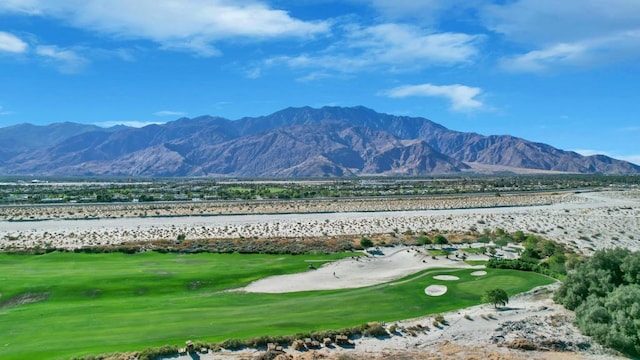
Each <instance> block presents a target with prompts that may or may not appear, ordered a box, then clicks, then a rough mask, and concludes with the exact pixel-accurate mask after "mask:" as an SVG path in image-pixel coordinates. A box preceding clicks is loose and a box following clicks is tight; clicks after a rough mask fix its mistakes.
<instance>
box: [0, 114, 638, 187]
mask: <svg viewBox="0 0 640 360" xmlns="http://www.w3.org/2000/svg"><path fill="white" fill-rule="evenodd" d="M0 149H1V150H0V174H15V175H76V176H88V175H91V176H168V177H171V176H243V177H322V176H332V177H336V176H360V175H432V174H454V173H460V172H473V171H476V170H478V169H480V168H482V169H485V170H486V168H487V166H488V167H491V166H493V167H494V168H496V169H497V168H500V169H510V170H511V171H516V172H517V171H519V170H523V171H524V170H527V171H528V172H531V171H534V172H535V171H538V172H543V171H555V172H570V173H607V174H638V173H640V166H637V165H634V164H631V163H628V162H624V161H620V160H615V159H612V158H609V157H606V156H602V155H597V156H581V155H579V154H577V153H575V152H570V151H563V150H559V149H556V148H553V147H551V146H549V145H545V144H540V143H534V142H530V141H527V140H524V139H520V138H516V137H513V136H483V135H479V134H475V133H464V132H457V131H452V130H449V129H447V128H445V127H443V126H441V125H439V124H436V123H434V122H432V121H430V120H428V119H424V118H416V117H405V116H394V115H388V114H380V113H377V112H375V111H373V110H371V109H367V108H364V107H351V108H342V107H324V108H321V109H313V108H310V107H303V108H288V109H284V110H282V111H279V112H276V113H274V114H271V115H269V116H262V117H255V118H242V119H239V120H235V121H232V120H228V119H224V118H219V117H210V116H202V117H197V118H193V119H188V118H182V119H178V120H176V121H173V122H169V123H166V124H162V125H149V126H146V127H143V128H129V127H117V128H110V129H103V128H99V127H95V126H91V125H80V124H72V123H62V124H53V125H49V126H45V127H38V126H34V125H19V126H15V127H9V128H0Z"/></svg>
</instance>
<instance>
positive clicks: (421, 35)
mask: <svg viewBox="0 0 640 360" xmlns="http://www.w3.org/2000/svg"><path fill="white" fill-rule="evenodd" d="M343 30H344V38H343V40H340V41H337V42H336V43H334V44H332V45H331V46H329V47H328V48H326V49H324V50H322V51H320V52H318V53H315V54H302V55H299V56H294V57H291V56H281V57H274V58H270V59H268V60H267V61H266V62H265V64H266V65H267V66H270V65H278V64H282V63H284V64H286V65H288V66H290V67H292V68H301V69H305V68H313V69H315V71H317V69H329V70H334V71H339V72H345V73H352V72H359V71H365V70H377V69H380V68H381V67H385V68H386V69H387V70H391V71H407V70H416V69H422V68H425V67H430V66H443V65H447V66H450V65H457V64H467V63H471V62H472V61H473V60H474V58H475V57H476V56H477V54H478V46H479V44H480V43H481V42H482V40H483V39H484V37H483V36H482V35H469V34H464V33H451V32H445V33H433V32H431V31H429V30H425V29H422V28H420V27H417V26H412V25H407V24H395V23H385V24H379V25H374V26H369V27H362V26H358V25H348V26H345V27H344V28H343Z"/></svg>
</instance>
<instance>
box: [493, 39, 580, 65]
mask: <svg viewBox="0 0 640 360" xmlns="http://www.w3.org/2000/svg"><path fill="white" fill-rule="evenodd" d="M587 50H588V49H587V48H586V47H585V46H581V45H578V44H557V45H554V46H551V47H549V48H546V49H542V50H533V51H530V52H528V53H526V54H522V55H516V56H512V57H506V58H503V59H501V61H500V65H501V66H502V68H504V69H505V70H509V71H515V72H520V71H521V72H544V71H546V70H548V69H549V68H551V67H554V66H557V65H561V64H563V65H570V64H572V63H573V64H576V63H579V62H582V61H583V57H584V55H585V53H586V52H587Z"/></svg>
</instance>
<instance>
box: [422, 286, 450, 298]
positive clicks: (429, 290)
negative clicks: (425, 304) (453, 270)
mask: <svg viewBox="0 0 640 360" xmlns="http://www.w3.org/2000/svg"><path fill="white" fill-rule="evenodd" d="M424 292H425V294H427V295H429V296H442V295H444V294H445V293H446V292H447V287H446V286H444V285H429V286H427V287H426V288H425V289H424Z"/></svg>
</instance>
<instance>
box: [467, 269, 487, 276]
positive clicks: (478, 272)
mask: <svg viewBox="0 0 640 360" xmlns="http://www.w3.org/2000/svg"><path fill="white" fill-rule="evenodd" d="M483 275H487V272H486V271H484V270H481V271H474V272H472V273H471V276H483Z"/></svg>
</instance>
